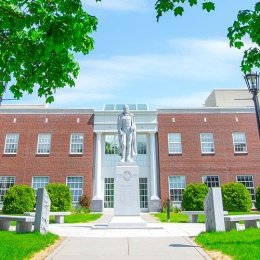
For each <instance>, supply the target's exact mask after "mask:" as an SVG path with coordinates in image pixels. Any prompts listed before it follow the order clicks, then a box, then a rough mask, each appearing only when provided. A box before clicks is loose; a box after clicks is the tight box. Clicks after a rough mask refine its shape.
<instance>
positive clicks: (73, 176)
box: [66, 175, 84, 204]
mask: <svg viewBox="0 0 260 260" xmlns="http://www.w3.org/2000/svg"><path fill="white" fill-rule="evenodd" d="M70 177H71V178H78V177H80V178H82V194H81V196H83V195H84V176H80V175H69V176H66V186H68V178H70ZM68 187H69V186H68ZM69 189H70V187H69ZM71 196H72V204H75V203H79V202H75V201H73V194H72V193H71Z"/></svg>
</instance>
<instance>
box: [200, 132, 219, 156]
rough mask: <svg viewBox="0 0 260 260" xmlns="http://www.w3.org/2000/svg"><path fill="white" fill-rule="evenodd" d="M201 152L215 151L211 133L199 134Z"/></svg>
mask: <svg viewBox="0 0 260 260" xmlns="http://www.w3.org/2000/svg"><path fill="white" fill-rule="evenodd" d="M200 144H201V153H215V148H214V139H213V134H212V133H201V134H200Z"/></svg>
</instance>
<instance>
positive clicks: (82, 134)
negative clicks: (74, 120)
mask: <svg viewBox="0 0 260 260" xmlns="http://www.w3.org/2000/svg"><path fill="white" fill-rule="evenodd" d="M72 135H81V136H82V137H83V142H82V152H72V151H71V150H72V149H71V148H72ZM84 141H85V136H84V133H71V134H70V151H69V153H70V154H83V153H84ZM73 144H79V143H73Z"/></svg>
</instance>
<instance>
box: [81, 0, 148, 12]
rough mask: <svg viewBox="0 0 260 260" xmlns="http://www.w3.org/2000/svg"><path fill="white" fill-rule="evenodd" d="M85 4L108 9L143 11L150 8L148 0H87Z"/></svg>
mask: <svg viewBox="0 0 260 260" xmlns="http://www.w3.org/2000/svg"><path fill="white" fill-rule="evenodd" d="M83 5H84V6H85V7H86V8H88V7H92V8H97V9H106V10H114V11H127V12H143V11H146V10H147V8H148V0H102V1H101V2H96V1H95V0H89V1H87V0H85V1H83Z"/></svg>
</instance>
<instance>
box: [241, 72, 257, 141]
mask: <svg viewBox="0 0 260 260" xmlns="http://www.w3.org/2000/svg"><path fill="white" fill-rule="evenodd" d="M244 78H245V81H246V85H247V88H248V90H249V92H250V93H251V94H252V95H253V101H254V104H255V112H256V120H257V126H258V134H259V137H260V108H259V100H258V96H257V94H258V93H259V74H258V73H257V72H256V73H253V72H251V73H248V74H246V75H245V76H244Z"/></svg>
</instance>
